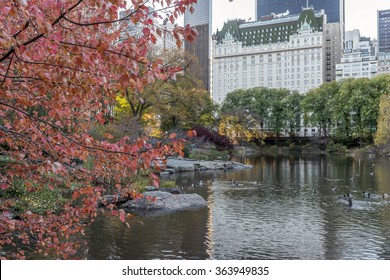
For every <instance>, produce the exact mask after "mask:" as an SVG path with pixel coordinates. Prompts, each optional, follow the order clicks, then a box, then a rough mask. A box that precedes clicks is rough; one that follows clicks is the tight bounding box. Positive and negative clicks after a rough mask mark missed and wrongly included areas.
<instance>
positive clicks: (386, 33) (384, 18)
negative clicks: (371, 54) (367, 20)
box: [378, 9, 390, 52]
mask: <svg viewBox="0 0 390 280" xmlns="http://www.w3.org/2000/svg"><path fill="white" fill-rule="evenodd" d="M378 51H379V52H390V9H389V10H382V11H378Z"/></svg>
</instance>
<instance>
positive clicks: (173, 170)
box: [164, 168, 175, 174]
mask: <svg viewBox="0 0 390 280" xmlns="http://www.w3.org/2000/svg"><path fill="white" fill-rule="evenodd" d="M164 171H165V172H169V174H174V173H175V169H173V168H165V170H164Z"/></svg>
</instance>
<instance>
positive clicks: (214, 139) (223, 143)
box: [193, 126, 234, 151]
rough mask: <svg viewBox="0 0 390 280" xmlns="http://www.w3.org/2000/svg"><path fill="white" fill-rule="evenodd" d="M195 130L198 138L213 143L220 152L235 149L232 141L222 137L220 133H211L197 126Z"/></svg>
mask: <svg viewBox="0 0 390 280" xmlns="http://www.w3.org/2000/svg"><path fill="white" fill-rule="evenodd" d="M193 130H195V131H196V137H197V138H203V139H204V140H206V141H208V142H211V143H213V144H214V145H215V147H216V148H217V150H219V151H222V150H233V149H234V147H233V144H232V143H231V141H230V139H229V138H228V137H226V136H223V135H220V134H219V133H218V132H214V131H210V130H209V129H207V128H205V127H202V126H196V127H194V128H193Z"/></svg>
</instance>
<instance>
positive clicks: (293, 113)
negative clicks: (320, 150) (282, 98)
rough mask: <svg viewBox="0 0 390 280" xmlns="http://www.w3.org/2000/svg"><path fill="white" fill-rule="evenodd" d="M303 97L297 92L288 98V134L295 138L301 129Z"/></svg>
mask: <svg viewBox="0 0 390 280" xmlns="http://www.w3.org/2000/svg"><path fill="white" fill-rule="evenodd" d="M302 100H303V95H302V94H300V93H299V92H297V91H294V92H292V93H291V94H289V95H288V96H287V100H286V110H287V112H286V121H287V128H288V133H289V134H290V136H294V135H295V133H296V131H299V130H300V129H301V120H302V115H303V110H302V105H301V104H302Z"/></svg>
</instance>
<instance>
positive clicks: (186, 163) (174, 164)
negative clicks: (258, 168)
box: [167, 158, 253, 172]
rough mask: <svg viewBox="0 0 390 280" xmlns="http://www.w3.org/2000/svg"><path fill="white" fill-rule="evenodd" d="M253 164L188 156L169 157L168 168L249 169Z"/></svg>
mask: <svg viewBox="0 0 390 280" xmlns="http://www.w3.org/2000/svg"><path fill="white" fill-rule="evenodd" d="M252 167H253V166H252V165H247V164H243V163H239V162H235V161H224V160H213V161H207V160H192V159H187V158H168V159H167V170H170V169H171V170H174V171H175V172H189V171H206V170H228V169H237V170H241V169H248V168H252Z"/></svg>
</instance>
